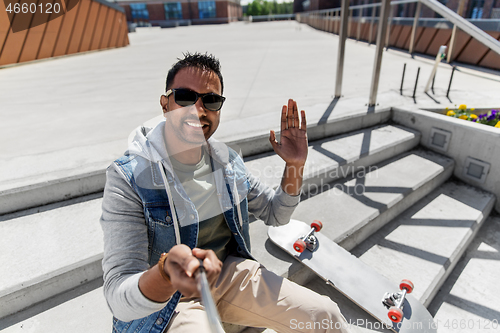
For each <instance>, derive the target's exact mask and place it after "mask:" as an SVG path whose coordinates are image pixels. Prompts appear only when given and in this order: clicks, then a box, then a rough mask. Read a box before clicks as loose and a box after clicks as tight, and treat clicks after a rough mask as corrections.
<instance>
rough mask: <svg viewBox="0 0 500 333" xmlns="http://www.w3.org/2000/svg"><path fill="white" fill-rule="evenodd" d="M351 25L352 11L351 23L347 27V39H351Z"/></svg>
mask: <svg viewBox="0 0 500 333" xmlns="http://www.w3.org/2000/svg"><path fill="white" fill-rule="evenodd" d="M351 25H352V9H351V10H350V11H349V23H348V26H347V37H348V38H349V37H351Z"/></svg>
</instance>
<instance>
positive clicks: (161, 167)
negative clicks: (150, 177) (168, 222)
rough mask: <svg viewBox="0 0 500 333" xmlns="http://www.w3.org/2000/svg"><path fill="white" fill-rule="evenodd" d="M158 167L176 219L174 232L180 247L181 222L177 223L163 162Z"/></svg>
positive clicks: (175, 219)
mask: <svg viewBox="0 0 500 333" xmlns="http://www.w3.org/2000/svg"><path fill="white" fill-rule="evenodd" d="M157 163H158V167H159V168H160V173H161V178H163V184H164V185H165V190H166V191H167V197H168V204H169V205H170V211H171V212H172V217H173V218H174V232H175V243H176V244H177V245H179V244H180V243H181V233H180V230H179V222H178V221H177V214H176V212H175V206H174V201H173V197H172V192H171V191H170V185H169V184H168V180H167V175H166V174H165V170H164V169H163V165H162V164H161V161H158V162H157Z"/></svg>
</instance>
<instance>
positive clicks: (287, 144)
mask: <svg viewBox="0 0 500 333" xmlns="http://www.w3.org/2000/svg"><path fill="white" fill-rule="evenodd" d="M300 113H301V121H300V122H299V111H298V109H297V102H295V101H294V100H293V99H289V100H288V107H287V106H286V105H283V108H282V109H281V138H280V142H279V143H278V141H276V134H275V132H274V131H272V130H271V134H270V136H269V141H271V145H272V146H273V149H274V151H275V152H276V154H278V155H279V156H280V157H281V158H282V159H283V160H284V161H285V162H286V163H287V165H289V166H295V167H303V166H304V164H305V163H306V158H307V129H306V128H307V126H306V112H305V111H304V110H302V111H301V112H300Z"/></svg>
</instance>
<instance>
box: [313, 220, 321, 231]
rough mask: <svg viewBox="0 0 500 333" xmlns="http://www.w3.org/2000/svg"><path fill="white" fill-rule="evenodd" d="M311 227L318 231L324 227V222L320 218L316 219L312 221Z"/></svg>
mask: <svg viewBox="0 0 500 333" xmlns="http://www.w3.org/2000/svg"><path fill="white" fill-rule="evenodd" d="M311 228H314V231H316V232H318V231H320V230H321V229H322V228H323V223H321V221H319V220H314V221H313V222H312V223H311Z"/></svg>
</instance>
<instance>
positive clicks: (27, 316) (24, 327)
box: [0, 279, 113, 333]
mask: <svg viewBox="0 0 500 333" xmlns="http://www.w3.org/2000/svg"><path fill="white" fill-rule="evenodd" d="M112 318H113V316H112V314H111V311H110V310H109V308H108V305H107V304H106V300H105V299H104V296H103V290H102V279H99V280H95V281H91V282H89V283H87V284H85V285H82V286H80V287H78V288H76V289H74V290H71V291H67V292H65V293H63V294H61V295H59V296H56V297H54V298H51V299H48V300H46V301H44V302H42V303H39V304H37V305H36V306H34V307H31V308H30V309H28V310H25V311H23V312H20V313H16V314H14V315H11V316H9V317H6V318H2V320H1V321H0V331H1V332H2V333H18V332H33V333H38V332H40V333H45V332H51V333H65V332H82V333H83V332H96V333H97V332H103V333H104V332H112V330H113V328H112V324H113V319H112Z"/></svg>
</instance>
